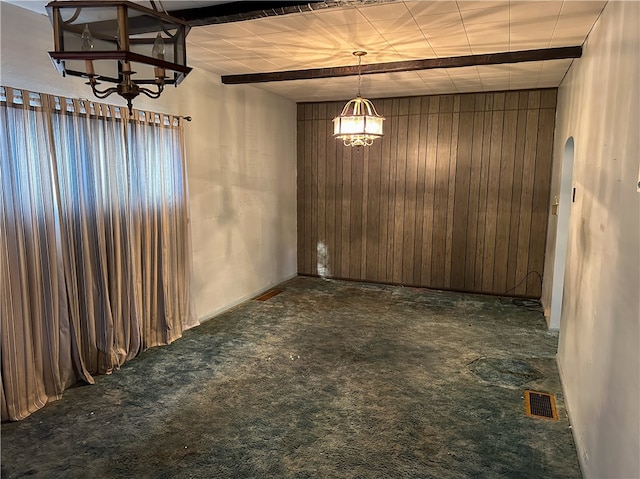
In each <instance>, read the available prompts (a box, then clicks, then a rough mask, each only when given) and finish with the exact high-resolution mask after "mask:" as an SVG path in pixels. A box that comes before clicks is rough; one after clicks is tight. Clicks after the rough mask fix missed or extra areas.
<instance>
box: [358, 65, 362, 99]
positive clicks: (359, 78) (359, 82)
mask: <svg viewBox="0 0 640 479" xmlns="http://www.w3.org/2000/svg"><path fill="white" fill-rule="evenodd" d="M361 83H362V55H358V96H362V95H361V94H360V85H361Z"/></svg>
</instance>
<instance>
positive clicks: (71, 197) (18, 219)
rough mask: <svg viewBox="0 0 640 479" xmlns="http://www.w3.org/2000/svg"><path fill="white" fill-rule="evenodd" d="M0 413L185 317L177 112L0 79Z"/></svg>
mask: <svg viewBox="0 0 640 479" xmlns="http://www.w3.org/2000/svg"><path fill="white" fill-rule="evenodd" d="M0 121H1V124H2V132H1V133H0V155H1V156H0V185H1V188H2V190H1V192H0V198H1V200H2V203H1V205H0V315H1V316H0V327H1V328H2V329H1V331H0V345H1V347H2V351H1V362H2V377H1V389H0V401H1V405H2V420H19V419H22V418H24V417H26V416H28V415H29V414H31V413H32V412H34V411H36V410H37V409H39V408H41V407H42V406H44V404H46V403H47V402H48V401H51V400H56V399H59V398H60V397H61V395H62V391H64V389H66V388H68V387H69V386H71V385H73V384H74V383H76V382H77V381H78V380H82V381H84V382H87V383H93V382H94V379H93V375H95V374H109V373H111V372H112V371H113V370H114V369H116V368H118V367H119V366H120V365H121V364H123V363H124V362H125V361H127V360H129V359H131V358H133V357H134V356H136V355H137V354H138V353H139V352H141V351H143V350H145V349H147V348H150V347H153V346H158V345H163V344H169V343H170V342H172V341H174V340H175V339H177V338H179V337H180V336H181V334H182V331H183V330H184V329H185V328H186V327H190V326H193V325H194V324H195V322H194V320H193V318H192V316H191V308H190V298H189V291H190V289H189V280H190V261H191V260H190V258H191V256H190V243H189V228H188V204H187V198H188V191H187V183H186V164H185V155H184V141H183V134H184V132H183V127H182V124H181V120H180V119H179V118H177V117H173V116H168V115H161V114H157V113H150V112H142V111H134V116H133V117H129V115H128V112H127V110H126V109H124V108H123V109H120V108H119V107H114V106H109V105H104V104H99V103H95V102H90V101H81V100H72V99H67V98H63V97H57V96H51V95H44V94H38V93H31V92H24V91H21V90H17V89H11V88H6V87H0Z"/></svg>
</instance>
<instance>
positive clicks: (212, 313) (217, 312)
mask: <svg viewBox="0 0 640 479" xmlns="http://www.w3.org/2000/svg"><path fill="white" fill-rule="evenodd" d="M296 276H298V273H293V274H292V275H289V276H285V277H284V278H283V279H280V280H278V281H273V282H271V283H269V284H268V285H267V286H264V287H262V288H260V289H257V290H255V291H252V292H250V293H247V294H245V295H243V296H240V297H239V298H236V299H234V300H233V301H231V302H229V303H227V304H225V305H224V306H221V307H220V308H216V309H214V310H212V311H209V312H208V313H206V314H204V315H202V316H201V317H199V318H198V319H197V320H198V322H199V323H204V322H206V321H209V320H210V319H213V318H215V317H216V316H218V315H220V314H222V313H224V312H225V311H228V310H230V309H231V308H234V307H236V306H238V305H239V304H240V303H244V302H245V301H247V300H249V299H251V298H255V297H256V296H258V295H259V294H262V293H264V292H265V291H268V290H270V289H271V288H273V287H274V286H277V285H279V284H281V283H284V282H285V281H289V280H291V279H293V278H295V277H296Z"/></svg>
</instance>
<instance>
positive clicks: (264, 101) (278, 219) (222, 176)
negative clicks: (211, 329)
mask: <svg viewBox="0 0 640 479" xmlns="http://www.w3.org/2000/svg"><path fill="white" fill-rule="evenodd" d="M0 8H1V15H0V17H1V21H2V29H1V34H2V39H1V42H0V46H1V48H2V51H1V57H2V70H1V71H0V83H2V84H3V85H7V86H13V87H17V88H25V89H31V90H34V91H42V92H45V93H53V94H58V95H65V96H69V97H84V98H92V94H91V92H90V89H89V87H87V86H86V85H84V83H83V81H82V80H81V79H77V78H62V77H61V76H60V75H58V73H57V71H56V70H55V69H54V68H53V66H52V65H51V61H50V60H49V56H48V55H47V51H49V50H50V49H51V48H52V42H53V33H52V30H51V25H50V24H49V20H48V18H47V17H46V16H43V15H38V14H36V13H33V12H31V11H28V10H25V9H22V8H18V7H15V6H13V5H9V4H6V3H4V2H3V3H1V4H0ZM18 47H19V48H18ZM106 101H107V102H109V103H115V104H119V105H123V104H124V102H122V101H121V99H120V98H118V97H115V96H114V97H109V98H108V99H107V100H106ZM134 106H136V107H139V108H143V109H149V110H152V111H160V112H166V113H173V114H181V115H191V116H192V117H193V121H192V122H191V123H186V124H185V138H186V151H187V161H188V175H189V188H190V210H191V233H192V246H193V281H192V294H193V301H194V305H195V312H196V316H197V317H198V318H200V319H204V318H208V317H210V316H212V315H213V314H215V313H216V312H218V311H220V310H223V309H225V308H227V307H229V306H231V305H234V304H236V303H238V302H239V301H241V300H243V299H246V298H248V297H251V296H253V295H254V294H256V293H258V292H260V291H262V290H264V289H266V288H268V287H269V286H271V285H273V284H276V283H279V282H281V281H282V280H284V279H287V278H290V277H292V276H293V275H295V274H296V253H295V251H296V204H295V201H296V196H295V194H296V193H295V187H296V184H295V181H296V180H295V168H296V159H295V155H296V149H295V138H294V137H293V135H292V132H294V131H295V127H296V106H295V103H293V102H292V101H289V100H286V99H284V98H282V97H279V96H276V95H274V94H271V93H267V92H264V91H262V90H258V89H256V88H252V87H244V86H230V87H227V86H223V85H221V83H220V78H219V77H217V76H215V75H213V74H210V73H207V72H205V71H203V70H199V69H198V68H195V69H194V71H193V72H192V73H191V74H190V75H189V76H188V77H187V78H186V79H185V81H184V82H183V83H182V84H181V85H180V86H179V87H178V88H173V87H168V88H167V89H166V90H165V92H164V93H163V94H162V97H161V98H160V99H159V100H150V99H147V98H146V97H144V96H141V97H139V98H137V99H136V100H135V101H134Z"/></svg>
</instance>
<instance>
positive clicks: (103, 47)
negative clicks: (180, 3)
mask: <svg viewBox="0 0 640 479" xmlns="http://www.w3.org/2000/svg"><path fill="white" fill-rule="evenodd" d="M151 5H152V6H153V9H150V8H146V7H143V6H141V5H137V4H135V3H132V2H127V1H108V0H107V1H105V0H94V1H75V0H74V1H54V2H51V3H49V4H48V5H47V12H48V14H49V19H50V20H51V24H52V25H53V36H54V44H55V51H53V52H49V55H50V56H51V60H52V61H53V64H54V66H55V67H56V68H57V69H58V71H59V72H60V73H61V74H62V75H63V76H66V75H72V76H79V77H84V78H87V79H88V81H87V85H90V86H91V89H92V90H93V94H94V95H95V96H96V97H98V98H106V97H108V96H109V95H111V94H112V93H117V94H118V95H120V96H121V97H123V98H124V99H126V100H127V104H128V106H129V112H131V109H132V101H133V99H134V98H135V97H137V96H138V95H139V94H140V93H143V94H145V95H146V96H148V97H150V98H158V97H159V96H160V94H161V93H162V91H163V90H164V87H165V85H175V86H177V85H178V84H180V82H181V81H182V80H183V79H184V77H185V76H186V75H187V74H188V73H189V72H190V71H191V68H189V67H188V66H187V55H186V37H187V34H188V33H189V30H190V28H191V27H190V26H189V24H187V23H186V22H183V21H182V20H179V19H177V18H174V17H171V16H169V15H167V14H166V13H162V12H159V11H158V10H157V9H156V7H155V2H153V1H152V2H151ZM101 82H106V83H114V84H115V86H112V87H109V88H105V89H100V88H99V85H101Z"/></svg>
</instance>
